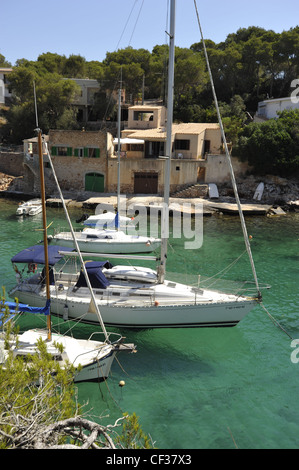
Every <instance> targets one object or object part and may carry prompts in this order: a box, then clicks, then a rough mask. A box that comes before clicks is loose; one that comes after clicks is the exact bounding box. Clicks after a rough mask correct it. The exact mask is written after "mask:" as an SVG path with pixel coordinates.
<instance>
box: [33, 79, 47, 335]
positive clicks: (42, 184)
mask: <svg viewBox="0 0 299 470" xmlns="http://www.w3.org/2000/svg"><path fill="white" fill-rule="evenodd" d="M33 91H34V104H35V120H36V132H37V134H38V156H39V173H40V189H41V199H42V214H43V232H44V254H45V276H46V296H47V304H50V301H51V300H50V299H51V297H50V276H49V254H48V235H47V214H46V190H45V175H44V160H43V144H42V132H41V129H39V126H38V114H37V103H36V92H35V82H33ZM47 330H48V332H47V340H48V341H51V339H52V326H51V310H50V309H49V314H48V315H47Z"/></svg>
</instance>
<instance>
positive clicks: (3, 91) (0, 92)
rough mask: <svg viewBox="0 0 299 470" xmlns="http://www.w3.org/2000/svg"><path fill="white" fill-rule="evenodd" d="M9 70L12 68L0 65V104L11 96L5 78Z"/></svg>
mask: <svg viewBox="0 0 299 470" xmlns="http://www.w3.org/2000/svg"><path fill="white" fill-rule="evenodd" d="M11 72H12V69H9V68H3V67H0V104H5V103H6V102H7V100H8V99H9V98H10V97H11V93H10V91H9V87H8V79H7V76H8V75H9V74H10V73H11Z"/></svg>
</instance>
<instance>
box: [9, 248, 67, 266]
mask: <svg viewBox="0 0 299 470" xmlns="http://www.w3.org/2000/svg"><path fill="white" fill-rule="evenodd" d="M59 251H73V248H66V247H62V246H56V245H50V246H48V257H49V265H50V266H54V264H56V263H57V262H58V261H59V260H60V259H61V258H63V255H60V254H59ZM11 261H12V263H35V264H45V253H44V245H33V246H30V247H29V248H26V249H25V250H22V251H20V252H19V253H17V254H16V255H15V256H13V258H11Z"/></svg>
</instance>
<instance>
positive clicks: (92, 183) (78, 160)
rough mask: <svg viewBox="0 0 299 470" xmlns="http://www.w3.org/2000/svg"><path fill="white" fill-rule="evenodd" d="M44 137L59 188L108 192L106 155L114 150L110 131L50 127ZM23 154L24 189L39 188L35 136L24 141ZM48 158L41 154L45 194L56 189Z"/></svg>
mask: <svg viewBox="0 0 299 470" xmlns="http://www.w3.org/2000/svg"><path fill="white" fill-rule="evenodd" d="M46 140H47V141H48V148H49V151H50V155H51V157H52V161H53V165H54V168H55V172H56V175H57V178H58V181H59V184H60V187H61V189H62V190H65V191H77V192H79V191H94V192H105V191H107V181H106V178H107V158H108V156H109V154H110V153H112V152H113V144H112V140H113V138H112V135H111V134H110V133H107V132H102V131H88V132H87V131H64V130H50V131H49V135H48V136H46ZM24 155H25V156H24V168H25V170H24V171H25V175H24V185H25V187H24V190H25V191H28V192H30V191H31V192H35V191H38V188H39V162H38V145H37V138H32V139H27V140H25V141H24ZM47 158H48V157H47V155H44V169H45V184H46V191H47V194H55V193H56V192H57V188H56V185H55V181H54V178H53V176H52V171H51V168H50V164H49V162H48V161H47Z"/></svg>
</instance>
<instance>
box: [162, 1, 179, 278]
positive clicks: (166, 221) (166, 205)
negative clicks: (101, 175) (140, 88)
mask: <svg viewBox="0 0 299 470" xmlns="http://www.w3.org/2000/svg"><path fill="white" fill-rule="evenodd" d="M170 3H171V5H170V31H169V38H170V42H169V63H168V96H167V127H166V152H165V153H166V158H165V168H164V204H163V209H162V214H161V232H162V233H161V262H160V266H159V267H158V280H159V282H160V283H163V282H164V279H165V272H166V259H167V243H168V230H169V191H170V171H171V155H172V122H173V96H174V91H173V90H174V57H175V10H176V0H171V2H170Z"/></svg>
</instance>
